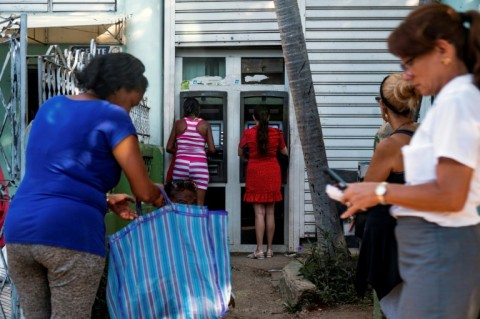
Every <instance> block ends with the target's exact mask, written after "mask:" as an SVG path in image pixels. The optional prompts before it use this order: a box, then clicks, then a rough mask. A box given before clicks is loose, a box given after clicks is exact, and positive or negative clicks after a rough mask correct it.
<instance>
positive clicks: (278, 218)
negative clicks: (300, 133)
mask: <svg viewBox="0 0 480 319" xmlns="http://www.w3.org/2000/svg"><path fill="white" fill-rule="evenodd" d="M240 99H241V101H240V129H241V130H242V132H241V134H242V133H243V130H245V129H247V128H251V127H252V126H254V125H255V121H254V120H253V111H254V109H255V107H256V106H257V105H265V106H267V107H268V109H269V113H270V120H269V125H270V126H272V127H275V128H278V129H280V130H281V131H282V132H283V137H284V139H285V143H286V145H287V147H288V145H289V134H288V132H289V124H288V93H287V92H278V91H250V92H241V93H240ZM246 166H247V161H246V160H241V161H240V168H239V169H240V181H239V182H240V183H241V185H242V187H241V196H242V198H243V194H244V193H245V173H246ZM281 191H282V194H283V201H281V202H277V203H276V204H275V228H276V231H275V235H274V238H273V244H274V245H283V244H284V233H285V231H284V225H285V224H286V223H285V207H286V203H285V185H282V190H281ZM241 244H256V240H255V212H254V210H253V205H252V204H251V203H245V202H243V201H242V207H241Z"/></svg>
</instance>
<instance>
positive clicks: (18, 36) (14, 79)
mask: <svg viewBox="0 0 480 319" xmlns="http://www.w3.org/2000/svg"><path fill="white" fill-rule="evenodd" d="M26 19H27V18H26V15H22V16H10V17H8V18H3V17H0V46H2V47H4V48H5V47H7V50H6V54H5V56H2V57H1V59H2V60H1V61H0V63H1V66H0V82H1V83H3V84H4V86H3V87H0V116H1V124H0V161H1V162H2V165H1V167H2V169H5V170H6V171H5V176H3V175H4V172H3V170H1V171H0V172H1V175H2V177H1V179H0V195H1V196H0V201H1V204H2V205H1V206H2V210H1V214H0V215H1V222H2V225H1V231H0V236H3V220H4V218H5V213H6V207H7V206H8V202H9V201H10V196H9V193H12V191H14V189H15V186H16V185H18V183H19V182H20V179H21V177H22V172H23V167H24V165H23V163H24V156H23V155H24V145H25V135H24V132H25V124H26V123H25V119H26V117H25V116H26V50H27V47H26V46H27V21H26ZM4 252H5V250H4V249H2V251H1V253H0V318H14V319H15V318H20V307H19V303H18V297H17V294H16V291H15V288H14V287H13V285H12V283H11V278H10V276H9V274H8V267H7V263H6V260H5V255H4Z"/></svg>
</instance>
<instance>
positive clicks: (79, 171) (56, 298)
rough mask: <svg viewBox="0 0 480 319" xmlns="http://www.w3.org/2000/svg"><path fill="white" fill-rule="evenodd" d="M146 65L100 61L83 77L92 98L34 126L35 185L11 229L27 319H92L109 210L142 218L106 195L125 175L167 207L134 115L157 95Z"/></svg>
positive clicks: (21, 197) (76, 98) (63, 105)
mask: <svg viewBox="0 0 480 319" xmlns="http://www.w3.org/2000/svg"><path fill="white" fill-rule="evenodd" d="M144 71H145V67H144V65H143V64H142V62H141V61H140V60H138V59H137V58H135V57H133V56H132V55H130V54H127V53H115V54H108V55H101V56H97V57H95V58H94V59H93V60H92V61H91V62H90V63H89V64H88V65H87V66H86V67H85V68H84V69H83V70H82V71H80V72H77V73H76V78H77V81H78V86H79V87H80V88H81V89H83V90H84V91H83V93H80V94H78V95H73V96H56V97H53V98H51V99H49V100H48V101H46V102H45V104H43V105H42V107H41V108H40V109H39V111H38V113H37V115H36V117H35V121H34V123H33V125H32V128H31V132H30V137H29V142H28V146H27V152H26V171H25V176H24V178H23V180H22V182H21V184H20V186H19V188H18V190H17V192H16V194H15V196H14V199H13V200H12V203H11V205H10V209H9V212H8V215H7V218H6V221H5V241H6V243H7V251H8V258H9V267H10V269H9V270H10V274H11V277H12V279H13V283H14V285H15V286H16V288H17V290H18V294H19V299H20V306H21V308H22V309H23V312H24V314H25V317H26V318H50V317H52V318H67V317H68V318H89V317H90V313H91V308H92V305H93V303H94V300H95V295H96V292H97V289H98V286H99V282H100V279H101V276H102V273H103V269H104V263H105V223H104V215H105V213H106V211H107V205H108V208H110V209H111V210H113V211H114V212H115V213H117V214H118V215H120V216H121V217H123V218H125V219H133V218H135V213H134V212H133V211H132V210H131V209H130V207H129V206H128V203H127V201H131V200H133V199H132V198H131V197H130V196H128V195H125V194H119V195H110V196H108V197H107V198H105V194H106V192H108V191H109V190H110V189H112V188H113V187H114V186H115V185H116V184H117V183H118V181H119V178H120V173H121V171H122V170H123V171H124V172H125V175H126V176H127V178H128V180H129V183H130V186H131V189H132V192H133V194H134V195H135V196H136V197H137V198H138V199H139V200H141V201H144V202H149V203H153V205H155V206H160V205H161V195H160V191H159V188H158V186H157V185H155V184H154V183H153V182H152V181H151V180H150V179H149V177H148V174H147V171H146V169H145V166H144V162H143V158H142V156H141V153H140V149H139V144H138V140H137V136H136V131H135V127H134V126H133V124H132V121H131V119H130V116H129V111H130V110H131V109H132V107H134V106H135V105H137V104H138V103H139V102H140V100H141V99H142V97H143V95H144V93H145V90H146V88H147V86H148V81H147V79H146V78H145V76H144V75H143V73H144Z"/></svg>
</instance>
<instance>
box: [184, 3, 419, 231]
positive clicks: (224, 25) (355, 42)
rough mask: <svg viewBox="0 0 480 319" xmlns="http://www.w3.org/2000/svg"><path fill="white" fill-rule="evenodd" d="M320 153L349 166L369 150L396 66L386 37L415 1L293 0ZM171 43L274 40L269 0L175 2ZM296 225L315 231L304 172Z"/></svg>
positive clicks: (253, 43)
mask: <svg viewBox="0 0 480 319" xmlns="http://www.w3.org/2000/svg"><path fill="white" fill-rule="evenodd" d="M299 3H300V5H305V8H300V12H305V38H306V42H307V50H308V53H309V59H310V68H311V71H312V76H313V81H314V85H315V93H316V98H317V105H318V112H319V114H320V118H321V122H322V128H323V134H324V137H325V145H326V148H327V157H328V159H329V165H330V166H331V167H332V168H337V169H347V170H357V167H358V162H359V161H367V160H369V159H370V157H371V155H372V152H373V137H374V135H375V133H376V131H377V129H378V128H379V126H380V125H381V118H380V109H379V107H378V105H377V104H376V102H375V100H374V97H375V96H376V95H377V92H378V87H379V84H380V82H381V81H382V79H383V77H384V76H385V75H386V74H388V73H392V72H396V71H400V68H399V63H398V59H397V58H395V57H394V56H393V55H391V54H389V53H388V51H387V45H386V39H387V37H388V35H389V34H390V32H391V31H392V30H393V28H394V27H395V26H397V25H398V24H399V23H400V21H401V20H402V19H403V18H404V17H405V16H406V15H407V14H408V13H409V12H410V11H411V10H412V8H414V7H415V6H417V5H418V0H384V1H381V2H379V1H376V0H336V1H332V0H300V1H299ZM175 43H176V46H177V47H205V46H220V47H222V46H223V47H239V46H250V47H252V46H256V45H261V46H265V45H280V35H279V33H278V24H277V22H276V15H275V8H274V4H273V1H267V0H246V1H236V0H176V1H175ZM304 190H305V203H304V208H305V215H304V228H303V229H301V230H300V235H301V236H304V237H312V236H315V233H316V232H315V218H314V215H313V207H312V201H311V196H310V191H309V187H308V182H307V179H306V176H305V183H304Z"/></svg>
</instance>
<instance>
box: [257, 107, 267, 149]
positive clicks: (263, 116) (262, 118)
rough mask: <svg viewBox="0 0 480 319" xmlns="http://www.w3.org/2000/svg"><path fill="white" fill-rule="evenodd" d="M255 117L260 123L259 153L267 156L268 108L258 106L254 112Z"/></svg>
mask: <svg viewBox="0 0 480 319" xmlns="http://www.w3.org/2000/svg"><path fill="white" fill-rule="evenodd" d="M253 116H255V119H256V120H257V121H258V128H257V145H258V152H259V153H260V154H261V155H265V154H266V153H267V146H268V117H269V113H268V108H267V107H265V106H262V105H260V106H257V107H255V110H254V111H253Z"/></svg>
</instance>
